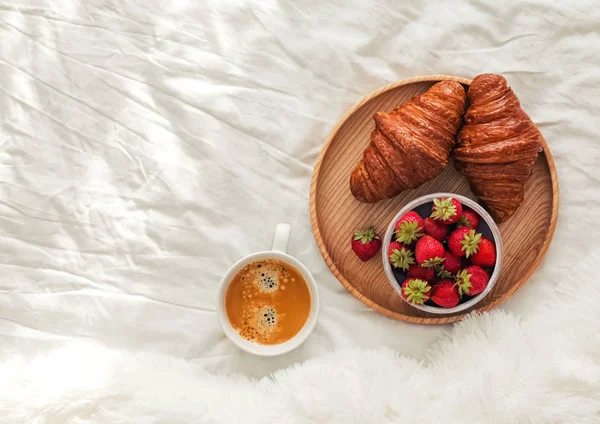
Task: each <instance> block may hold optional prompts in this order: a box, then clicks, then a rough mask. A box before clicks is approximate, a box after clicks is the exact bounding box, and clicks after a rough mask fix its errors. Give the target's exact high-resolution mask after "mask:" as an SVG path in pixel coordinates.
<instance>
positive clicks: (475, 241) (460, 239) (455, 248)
mask: <svg viewBox="0 0 600 424" xmlns="http://www.w3.org/2000/svg"><path fill="white" fill-rule="evenodd" d="M480 241H481V234H480V233H476V232H475V230H473V229H472V228H469V227H458V228H457V229H456V230H454V231H453V232H452V234H450V237H448V248H449V249H450V251H451V252H452V253H454V254H455V255H456V256H460V257H463V256H466V257H467V258H468V257H470V256H472V255H473V254H475V253H477V250H479V242H480ZM417 260H418V259H417Z"/></svg>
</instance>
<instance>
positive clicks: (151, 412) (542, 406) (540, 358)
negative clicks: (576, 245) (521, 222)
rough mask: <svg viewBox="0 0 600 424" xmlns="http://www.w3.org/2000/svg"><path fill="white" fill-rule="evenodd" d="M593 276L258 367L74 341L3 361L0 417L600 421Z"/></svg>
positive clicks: (599, 334)
mask: <svg viewBox="0 0 600 424" xmlns="http://www.w3.org/2000/svg"><path fill="white" fill-rule="evenodd" d="M594 277H595V276H594V273H593V272H592V268H591V266H587V267H584V266H583V265H581V266H579V271H578V273H577V274H576V275H574V276H573V279H572V280H571V281H570V282H569V283H564V284H562V285H561V286H559V289H558V291H557V293H556V294H555V295H554V296H549V297H546V298H545V299H544V300H543V301H540V304H539V306H538V307H536V310H535V311H533V312H532V313H531V314H530V315H529V316H528V318H527V319H519V317H516V316H514V315H510V314H507V313H505V312H503V311H500V310H497V311H494V312H492V313H489V314H484V315H472V316H470V317H468V318H467V319H465V320H463V321H462V322H461V323H459V324H457V325H456V326H455V327H454V330H453V331H452V333H451V334H450V335H449V336H448V337H446V338H444V339H443V340H441V341H440V342H439V343H437V344H435V345H434V346H433V347H432V348H431V350H430V351H429V353H428V355H427V356H426V357H423V358H418V359H414V358H406V357H401V356H398V355H396V354H395V353H394V352H393V351H391V350H388V349H384V348H382V349H379V350H358V349H349V350H343V351H339V352H336V353H333V354H330V355H329V356H326V357H323V358H319V359H313V360H310V361H308V362H306V363H304V364H301V365H298V366H294V367H292V368H289V369H285V370H282V371H279V372H277V373H275V374H274V375H273V376H271V377H267V378H263V379H261V380H250V379H247V378H246V377H241V376H237V377H226V376H215V375H211V374H208V373H207V372H205V371H202V370H201V369H200V368H199V367H195V366H194V364H193V363H191V362H186V361H184V360H181V359H174V358H170V357H167V356H157V355H149V354H138V355H135V354H132V353H126V352H119V351H114V350H109V349H107V348H103V347H101V346H99V345H95V344H81V343H80V342H78V343H76V344H67V345H65V346H64V347H62V348H59V349H57V350H55V351H54V352H53V353H51V354H50V355H43V356H39V357H35V358H32V359H29V360H23V359H19V360H15V361H14V362H8V363H4V364H3V365H2V366H1V367H0V376H1V378H0V389H1V390H0V412H1V414H2V416H3V419H2V422H3V423H4V422H6V423H24V422H27V423H107V422H110V423H128V424H131V423H170V424H174V423H237V422H240V423H279V422H281V423H309V422H323V423H417V422H418V423H441V422H443V423H479V422H485V423H513V422H514V423H598V422H600V314H598V308H597V306H596V303H597V301H598V299H600V285H598V284H596V281H595V280H594ZM577 281H578V283H575V282H577ZM574 293H580V294H576V295H573V294H574Z"/></svg>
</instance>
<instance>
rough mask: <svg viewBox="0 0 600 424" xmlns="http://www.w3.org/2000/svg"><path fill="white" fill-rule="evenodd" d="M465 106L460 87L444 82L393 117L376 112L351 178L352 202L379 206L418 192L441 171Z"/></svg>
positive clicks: (452, 82) (416, 97) (421, 95)
mask: <svg viewBox="0 0 600 424" xmlns="http://www.w3.org/2000/svg"><path fill="white" fill-rule="evenodd" d="M465 103H466V93H465V89H464V88H463V87H462V85H460V84H459V83H458V82H455V81H441V82H438V83H437V84H435V85H434V86H433V87H431V88H430V89H429V90H428V91H427V92H426V93H424V94H420V95H418V96H415V97H413V98H412V99H411V100H410V101H409V102H408V103H406V104H405V105H403V106H400V107H398V108H397V109H395V110H394V111H392V112H391V113H385V112H377V113H375V115H374V116H373V119H374V120H375V130H373V132H372V133H371V144H370V145H369V147H367V149H366V150H365V152H364V154H363V159H362V161H361V162H360V164H359V165H358V166H357V167H356V169H354V172H352V176H351V177H350V189H351V191H352V194H353V195H354V197H356V198H357V199H358V200H360V201H361V202H369V203H372V202H377V201H379V200H382V199H387V198H390V197H394V196H396V195H397V194H399V193H400V192H401V191H404V190H407V189H411V188H416V187H417V186H419V185H421V184H423V183H424V182H425V181H428V180H430V179H432V178H433V177H435V176H436V175H438V174H439V173H440V172H442V170H443V169H444V168H445V167H446V166H447V165H448V156H449V154H450V150H452V147H453V146H454V137H455V135H456V131H457V130H458V128H459V126H460V124H461V122H462V116H463V114H464V112H465Z"/></svg>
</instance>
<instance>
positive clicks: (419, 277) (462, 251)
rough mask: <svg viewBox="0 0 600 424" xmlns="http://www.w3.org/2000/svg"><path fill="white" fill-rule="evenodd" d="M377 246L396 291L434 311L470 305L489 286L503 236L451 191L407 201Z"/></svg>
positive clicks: (485, 215) (488, 218) (497, 265)
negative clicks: (379, 248)
mask: <svg viewBox="0 0 600 424" xmlns="http://www.w3.org/2000/svg"><path fill="white" fill-rule="evenodd" d="M381 250H382V257H383V266H384V270H385V273H386V275H387V277H388V280H389V282H390V284H391V285H392V287H393V288H394V290H395V291H396V292H397V293H398V294H399V295H400V296H401V297H402V299H404V301H405V302H407V303H409V304H410V305H411V306H413V307H415V308H417V309H420V310H422V311H425V312H429V313H432V314H451V313H455V312H461V311H464V310H466V309H468V308H470V307H472V306H474V305H475V304H476V303H478V302H479V301H481V300H482V299H483V298H484V297H485V296H486V295H487V294H488V293H489V292H490V291H491V290H492V288H493V286H494V284H495V283H496V281H497V279H498V276H499V275H500V269H501V267H502V240H501V238H500V231H499V230H498V227H497V226H496V223H495V222H494V220H493V219H492V217H491V216H490V215H489V214H488V213H487V212H486V211H485V209H483V208H482V207H481V206H480V205H479V204H478V203H476V202H475V201H473V200H471V199H469V198H466V197H464V196H460V195H457V194H452V193H435V194H430V195H427V196H423V197H419V198H418V199H415V200H413V201H412V202H410V203H408V204H407V205H406V206H405V207H404V208H402V210H400V212H398V214H396V216H395V217H394V219H393V220H392V222H390V225H389V227H388V229H387V231H386V233H385V236H384V238H383V240H382V249H381Z"/></svg>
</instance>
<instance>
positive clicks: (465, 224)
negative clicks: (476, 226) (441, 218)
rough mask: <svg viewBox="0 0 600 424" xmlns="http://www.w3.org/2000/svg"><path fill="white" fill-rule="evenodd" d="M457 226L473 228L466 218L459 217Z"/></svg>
mask: <svg viewBox="0 0 600 424" xmlns="http://www.w3.org/2000/svg"><path fill="white" fill-rule="evenodd" d="M458 226H459V227H469V228H473V226H472V225H471V223H470V222H469V220H468V219H467V217H466V216H464V215H463V216H461V217H460V219H459V220H458Z"/></svg>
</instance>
